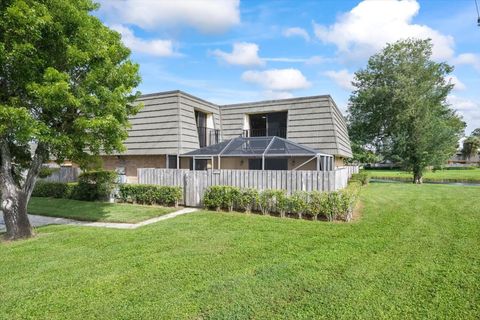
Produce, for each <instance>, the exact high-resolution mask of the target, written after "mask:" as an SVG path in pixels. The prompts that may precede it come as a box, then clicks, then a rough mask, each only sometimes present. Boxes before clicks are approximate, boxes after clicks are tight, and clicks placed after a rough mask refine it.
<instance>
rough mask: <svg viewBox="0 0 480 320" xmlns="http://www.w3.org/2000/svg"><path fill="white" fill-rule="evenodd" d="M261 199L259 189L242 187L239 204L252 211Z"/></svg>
mask: <svg viewBox="0 0 480 320" xmlns="http://www.w3.org/2000/svg"><path fill="white" fill-rule="evenodd" d="M258 199H259V194H258V190H256V189H241V190H240V195H239V197H238V206H239V207H240V209H242V210H244V211H245V212H246V213H251V212H252V209H253V208H254V207H255V205H257V203H258Z"/></svg>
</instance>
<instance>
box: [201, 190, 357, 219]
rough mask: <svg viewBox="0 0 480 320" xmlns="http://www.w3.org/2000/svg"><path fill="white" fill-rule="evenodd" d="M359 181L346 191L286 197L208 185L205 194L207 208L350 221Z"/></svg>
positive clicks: (315, 192) (277, 194)
mask: <svg viewBox="0 0 480 320" xmlns="http://www.w3.org/2000/svg"><path fill="white" fill-rule="evenodd" d="M362 184H363V183H362V181H358V182H352V183H350V184H349V186H348V187H347V188H346V189H345V190H341V191H332V192H319V191H310V192H307V191H298V192H295V193H294V194H292V195H287V194H286V192H285V191H283V190H264V191H261V192H258V191H257V190H254V189H240V188H237V187H232V186H211V187H209V188H207V190H206V192H205V195H204V199H203V202H204V205H205V207H207V208H210V209H215V210H217V211H218V210H220V209H224V210H227V211H233V210H239V211H244V212H247V213H248V212H251V211H252V210H253V209H256V210H257V211H259V212H261V213H262V214H264V215H270V214H277V215H279V216H280V217H286V216H287V215H289V216H296V217H298V218H299V219H303V218H307V217H308V218H310V219H312V220H317V219H318V218H319V217H321V218H324V219H326V220H328V221H334V220H343V221H350V220H351V219H352V215H353V210H354V208H355V206H356V203H357V200H358V194H359V190H360V186H361V185H362Z"/></svg>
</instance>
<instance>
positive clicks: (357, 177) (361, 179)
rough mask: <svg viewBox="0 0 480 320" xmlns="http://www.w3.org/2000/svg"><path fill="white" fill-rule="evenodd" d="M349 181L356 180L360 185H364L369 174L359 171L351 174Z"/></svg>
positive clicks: (368, 178) (367, 180)
mask: <svg viewBox="0 0 480 320" xmlns="http://www.w3.org/2000/svg"><path fill="white" fill-rule="evenodd" d="M350 181H358V182H360V183H361V184H362V186H366V185H367V184H368V182H369V181H370V176H369V175H368V173H367V172H365V171H360V172H359V173H354V174H352V177H351V178H350Z"/></svg>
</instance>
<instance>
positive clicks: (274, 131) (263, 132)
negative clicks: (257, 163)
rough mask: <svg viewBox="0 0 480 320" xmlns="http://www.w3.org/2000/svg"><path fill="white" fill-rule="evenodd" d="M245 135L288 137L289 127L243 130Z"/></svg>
mask: <svg viewBox="0 0 480 320" xmlns="http://www.w3.org/2000/svg"><path fill="white" fill-rule="evenodd" d="M243 136H244V137H273V136H276V137H280V138H287V128H268V129H266V128H262V129H248V130H243Z"/></svg>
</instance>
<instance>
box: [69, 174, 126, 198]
mask: <svg viewBox="0 0 480 320" xmlns="http://www.w3.org/2000/svg"><path fill="white" fill-rule="evenodd" d="M116 180H117V173H115V172H114V171H104V170H99V171H87V172H83V173H82V174H80V176H79V177H78V186H77V188H76V189H75V192H74V195H73V198H75V199H76V200H86V201H96V200H107V199H108V198H109V197H110V194H111V192H112V190H113V189H114V187H115V183H116Z"/></svg>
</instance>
